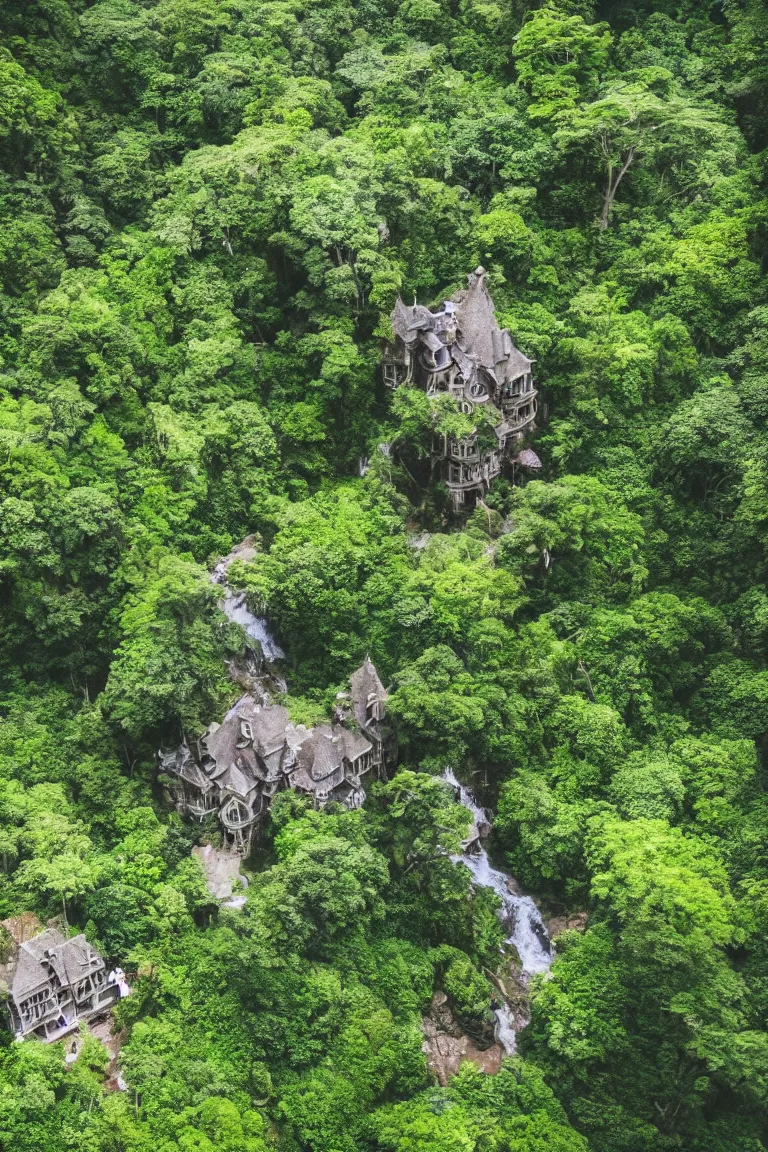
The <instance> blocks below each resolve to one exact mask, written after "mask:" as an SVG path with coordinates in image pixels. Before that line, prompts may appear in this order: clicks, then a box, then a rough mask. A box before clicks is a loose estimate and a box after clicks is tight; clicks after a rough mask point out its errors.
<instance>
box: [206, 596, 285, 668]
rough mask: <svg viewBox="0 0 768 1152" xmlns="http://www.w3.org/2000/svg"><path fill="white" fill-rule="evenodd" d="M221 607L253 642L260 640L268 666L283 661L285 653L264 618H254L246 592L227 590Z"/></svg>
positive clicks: (229, 618)
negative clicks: (275, 661) (247, 601)
mask: <svg viewBox="0 0 768 1152" xmlns="http://www.w3.org/2000/svg"><path fill="white" fill-rule="evenodd" d="M219 606H220V608H221V610H222V612H223V613H224V615H225V616H226V617H227V619H228V620H231V621H232V623H233V624H239V625H240V627H241V628H244V629H245V631H246V633H247V634H248V635H249V636H250V637H251V639H252V640H258V642H259V644H260V645H261V650H262V652H263V653H264V659H265V660H266V661H267V663H268V664H269V663H271V662H272V661H273V660H282V658H283V656H285V652H283V650H282V648H281V647H280V645H279V644H278V643H277V641H276V640H275V639H274V637H273V636H272V635H271V633H270V631H269V629H268V628H267V622H266V620H265V619H264V617H263V616H254V614H253V612H251V610H250V608H249V607H248V605H247V603H246V600H245V593H244V592H234V591H232V589H231V588H227V590H226V592H225V594H224V599H223V600H221V601H220V604H219Z"/></svg>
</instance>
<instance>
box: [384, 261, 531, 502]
mask: <svg viewBox="0 0 768 1152" xmlns="http://www.w3.org/2000/svg"><path fill="white" fill-rule="evenodd" d="M485 279H486V273H485V269H484V268H477V269H476V270H475V271H474V272H473V273H472V275H471V276H470V277H469V286H468V287H467V288H466V289H463V290H462V291H461V292H457V293H456V295H455V296H454V297H453V298H452V299H451V300H446V301H445V302H444V303H443V304H442V306H441V307H440V308H439V309H438V310H437V311H436V312H431V311H430V310H429V308H425V307H424V306H423V305H420V304H414V305H412V306H410V307H409V306H408V305H406V304H404V303H403V302H402V300H401V299H400V298H399V297H398V300H397V303H396V305H395V310H394V312H393V313H392V328H393V331H394V334H395V339H394V342H393V343H392V344H386V345H385V347H384V352H383V358H382V364H383V373H384V381H385V383H386V384H388V385H389V386H390V387H391V388H399V387H400V386H401V385H404V384H410V385H413V386H415V387H418V388H422V389H423V390H424V391H426V393H427V395H430V396H434V395H437V394H438V393H440V392H447V393H449V394H450V395H452V396H453V397H454V398H455V399H456V402H457V404H458V406H459V408H460V409H461V410H462V411H463V412H465V413H466V414H467V415H471V414H472V413H474V412H476V411H477V410H478V409H484V410H485V412H486V413H487V415H488V416H489V417H490V423H491V424H492V425H493V427H494V432H495V436H494V437H493V438H492V439H491V442H490V443H489V442H485V443H482V442H481V441H480V440H479V438H478V433H477V429H475V432H474V433H473V434H472V435H471V436H468V437H465V438H464V439H456V438H453V437H450V436H443V437H440V438H439V443H437V444H436V445H435V452H436V454H437V455H438V456H439V457H440V458H441V463H442V479H443V480H444V481H445V483H446V485H447V486H448V490H449V492H450V494H451V500H452V502H453V506H454V508H455V509H456V510H459V509H461V508H462V507H463V506H464V505H465V504H467V503H469V502H471V501H474V500H476V499H478V498H482V496H483V494H484V493H485V492H487V490H488V488H489V486H490V484H491V482H492V481H493V480H494V479H495V478H496V477H497V476H498V475H500V473H501V470H502V465H503V461H504V459H505V458H506V459H510V460H513V461H515V460H516V461H517V462H518V463H519V464H520V466H522V467H526V468H533V469H536V468H539V467H541V465H540V463H539V461H538V458H537V457H536V456H535V453H533V452H531V451H530V450H528V452H527V456H526V460H521V459H520V458H519V456H517V455H516V454H517V453H518V451H519V444H520V441H521V440H522V439H523V437H524V436H525V435H526V433H528V432H530V431H531V430H532V429H533V427H534V422H535V419H536V410H537V391H536V388H535V387H534V382H533V376H532V373H531V366H532V363H533V362H532V361H531V360H529V359H528V357H527V356H525V355H524V354H523V353H522V352H521V351H520V350H519V349H518V348H516V347H515V345H514V343H513V341H512V337H511V336H510V334H509V332H508V331H507V330H506V329H502V328H499V325H498V322H497V320H496V314H495V312H494V308H493V301H492V300H491V297H490V293H489V292H488V288H487V286H486V283H485Z"/></svg>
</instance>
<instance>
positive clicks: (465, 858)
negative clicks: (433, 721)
mask: <svg viewBox="0 0 768 1152" xmlns="http://www.w3.org/2000/svg"><path fill="white" fill-rule="evenodd" d="M443 780H445V781H446V783H448V784H450V785H451V787H452V788H454V789H455V790H456V793H457V796H458V800H459V803H460V804H461V805H462V807H464V808H466V809H467V811H468V812H469V813H470V814H471V816H472V825H473V827H472V831H471V832H470V835H469V838H468V839H467V840H465V841H464V843H465V844H466V845H467V848H466V850H465V851H464V852H463V853H462V855H461V856H455V857H453V859H454V860H455V861H457V862H458V861H461V863H462V864H464V865H466V867H467V868H469V870H470V872H471V873H472V876H473V879H474V883H475V884H476V885H477V886H478V887H480V888H492V889H493V891H494V892H495V893H496V894H497V896H498V897H499V899H500V900H501V908H500V909H499V912H498V915H499V919H500V920H501V922H502V924H503V925H504V928H505V930H506V931H507V933H508V935H507V937H506V941H507V943H508V944H511V945H513V946H514V948H515V949H516V951H517V954H518V956H519V957H520V966H521V973H520V975H521V980H522V982H523V983H524V984H527V983H528V980H529V979H530V977H531V976H532V975H534V973H536V972H546V971H547V969H548V968H549V966H550V964H551V963H552V949H551V946H550V943H549V937H548V936H547V930H546V928H545V927H544V921H543V920H542V918H541V913H540V912H539V910H538V908H537V907H536V904H535V902H534V901H533V899H532V898H531V897H530V896H520V895H518V894H517V893H516V892H514V891H512V889H511V886H510V877H509V876H508V875H507V873H506V872H501V871H499V869H497V868H493V867H492V866H491V862H490V860H489V859H488V853H487V852H486V850H485V848H484V847H483V844H482V841H481V839H480V837H479V833H478V830H479V829H481V828H482V826H483V825H486V826H490V823H491V822H490V820H489V819H488V813H487V812H486V811H485V809H484V808H481V807H480V805H479V804H478V803H477V801H476V800H475V797H474V796H473V795H472V793H471V792H470V790H469V789H468V788H465V787H464V785H463V784H461V783H459V781H458V780H457V779H456V776H455V775H454V773H453V772H452V771H451V769H450V768H446V769H445V771H444V772H443ZM495 1015H496V1022H497V1023H496V1038H497V1040H498V1041H499V1043H500V1044H502V1045H503V1047H504V1049H505V1051H506V1052H508V1053H512V1052H514V1051H515V1041H516V1034H517V1032H519V1031H520V1029H521V1028H524V1027H525V1025H526V1024H527V1023H528V1019H527V1017H525V1016H524V1015H523V1014H519V1015H518V1016H515V1013H514V1011H513V1009H512V1008H511V1007H510V1006H509V1005H508V1004H504V1005H502V1007H501V1008H497V1009H496V1012H495Z"/></svg>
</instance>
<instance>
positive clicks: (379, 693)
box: [349, 656, 387, 728]
mask: <svg viewBox="0 0 768 1152" xmlns="http://www.w3.org/2000/svg"><path fill="white" fill-rule="evenodd" d="M349 688H350V695H351V696H352V702H353V704H354V706H355V718H356V720H357V722H358V724H359V725H360V727H361V728H365V726H366V722H367V716H366V706H367V704H368V699H369V697H370V696H371V695H375V696H376V699H377V700H381V701H384V700H386V699H387V691H386V689H385V687H384V685H383V684H382V682H381V680H380V679H379V674H378V672H377V671H376V669H375V667H374V665H373V662H372V660H371V658H370V656H366V658H365V660H364V661H363V663H362V664H361V665H360V667H359V668H357V669H356V670H355V671H354V672H353V673H352V675H351V676H350V678H349Z"/></svg>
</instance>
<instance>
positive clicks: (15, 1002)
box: [3, 928, 129, 1042]
mask: <svg viewBox="0 0 768 1152" xmlns="http://www.w3.org/2000/svg"><path fill="white" fill-rule="evenodd" d="M3 968H4V975H5V976H6V981H5V983H6V987H7V1009H8V1017H9V1020H10V1026H11V1031H12V1032H13V1033H14V1034H15V1036H16V1038H17V1039H18V1040H21V1039H24V1038H25V1037H28V1036H35V1037H37V1038H38V1039H40V1040H45V1041H49V1042H50V1041H53V1040H59V1039H60V1038H61V1037H62V1036H65V1035H66V1034H67V1033H68V1032H72V1031H74V1029H76V1028H77V1027H78V1026H79V1024H80V1021H81V1020H88V1019H90V1018H91V1017H93V1016H98V1015H100V1014H101V1013H104V1012H106V1011H107V1010H108V1009H109V1008H111V1007H112V1005H113V1004H115V1003H116V1002H117V1001H118V1000H119V999H120V997H121V996H122V995H127V993H128V991H129V989H128V986H127V984H126V983H125V979H124V977H123V973H122V971H121V969H119V968H116V969H114V970H113V971H111V972H107V968H106V965H105V963H104V960H103V959H102V957H101V956H100V955H99V953H98V952H97V951H96V949H95V948H94V947H92V945H90V944H89V943H88V941H87V940H86V938H85V936H83V935H82V933H81V934H80V935H78V936H72V937H71V938H69V939H68V938H67V937H65V936H64V935H62V933H61V932H59V931H58V929H56V928H46V929H44V930H43V931H42V932H38V933H37V935H34V936H32V937H31V938H30V939H28V940H22V942H21V943H17V942H15V941H14V946H13V949H12V952H11V955H10V957H9V958H8V963H7V964H5V965H3Z"/></svg>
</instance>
